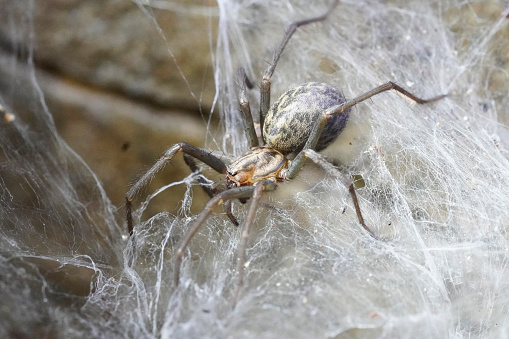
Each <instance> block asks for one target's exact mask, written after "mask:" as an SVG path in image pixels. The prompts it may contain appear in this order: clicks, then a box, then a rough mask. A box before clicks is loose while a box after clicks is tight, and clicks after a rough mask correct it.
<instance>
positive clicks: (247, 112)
mask: <svg viewBox="0 0 509 339" xmlns="http://www.w3.org/2000/svg"><path fill="white" fill-rule="evenodd" d="M239 78H240V91H239V102H240V110H241V112H242V117H243V120H244V129H245V132H246V135H247V137H248V139H249V145H250V147H257V146H258V145H259V144H258V137H257V136H256V130H255V127H254V123H253V116H252V115H251V107H250V106H249V101H248V99H247V95H246V85H247V86H248V87H249V86H252V84H251V82H250V81H249V79H248V78H247V75H246V71H245V70H244V69H243V68H240V69H239Z"/></svg>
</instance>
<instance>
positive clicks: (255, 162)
mask: <svg viewBox="0 0 509 339" xmlns="http://www.w3.org/2000/svg"><path fill="white" fill-rule="evenodd" d="M337 2H338V1H337V0H335V1H333V3H332V5H331V7H330V8H329V9H328V10H327V12H325V13H324V14H323V15H321V16H318V17H315V18H311V19H307V20H302V21H296V22H294V23H292V24H291V25H290V26H289V27H288V30H287V32H286V35H285V36H284V37H283V40H282V41H281V43H280V45H279V48H278V49H277V50H276V53H275V54H274V57H273V58H272V62H271V63H270V64H269V66H268V67H267V69H266V71H265V73H264V74H263V78H262V81H261V85H260V119H259V123H260V126H261V130H262V133H261V137H259V135H258V134H257V133H256V131H255V127H254V123H253V117H252V116H251V109H250V106H249V102H248V101H247V95H246V87H247V85H250V82H249V81H248V80H247V76H246V74H245V72H244V70H243V69H240V72H239V74H240V81H239V83H240V92H239V101H240V108H241V109H240V111H241V113H242V115H243V118H244V122H245V124H244V128H245V131H246V136H247V138H248V140H249V144H250V147H251V149H250V150H249V151H248V152H247V153H245V154H244V155H243V156H241V157H240V158H238V159H236V160H234V161H233V162H232V163H231V164H230V165H228V166H227V165H226V164H224V163H223V161H222V160H221V159H219V158H218V157H216V156H214V155H213V153H212V152H211V151H209V150H206V149H203V148H199V147H196V146H193V145H190V144H187V143H185V142H181V143H178V144H175V145H173V146H172V147H170V148H169V149H168V150H167V151H166V152H165V154H164V155H163V156H162V157H161V158H160V159H159V160H158V161H157V162H156V164H155V165H154V166H152V168H150V169H149V170H148V171H147V172H146V173H145V174H144V175H143V176H142V177H141V178H140V179H139V180H138V181H137V182H136V183H135V184H134V185H133V186H132V187H131V189H130V190H129V191H128V192H127V194H126V216H127V217H126V219H127V228H128V231H129V234H130V235H133V226H134V225H133V218H132V211H131V209H132V199H133V198H134V196H135V195H136V193H137V192H138V191H139V190H140V188H142V187H143V186H145V185H146V184H147V183H148V182H149V181H150V180H151V179H152V177H153V176H154V175H155V174H156V173H157V172H158V171H160V170H161V169H162V168H163V167H164V166H165V164H167V163H168V162H169V161H171V160H172V159H173V157H174V156H175V154H177V153H178V152H183V153H184V158H185V160H186V163H187V164H188V165H189V167H190V168H191V170H192V171H197V170H198V167H197V166H196V164H195V162H194V159H197V160H199V161H201V162H203V163H205V164H207V165H209V166H210V167H211V168H213V169H214V170H216V171H217V172H219V173H221V174H224V175H225V178H224V179H221V180H219V181H218V182H217V183H216V185H214V187H213V188H212V189H211V188H210V186H208V185H207V183H206V181H205V180H203V178H202V179H198V180H199V183H200V184H201V185H202V187H203V189H204V190H205V191H206V192H207V194H209V196H210V200H209V202H208V203H207V205H206V206H205V208H204V209H203V211H202V212H201V213H200V215H199V216H198V217H197V218H196V220H195V221H194V224H193V225H192V226H191V227H190V228H189V230H188V233H187V235H186V236H185V237H184V239H183V240H182V242H181V244H180V246H179V248H178V250H177V253H176V257H175V268H174V282H175V286H177V285H178V283H179V277H180V265H181V262H182V256H183V254H184V250H185V249H186V247H187V245H188V244H189V242H190V241H191V239H192V238H193V236H194V235H195V234H196V232H198V229H199V228H200V227H201V226H202V225H203V224H204V222H205V220H206V219H207V217H208V216H209V215H210V214H211V213H212V210H213V208H214V207H215V206H217V205H219V204H223V203H224V204H225V211H226V214H227V215H228V217H229V218H230V220H231V221H232V222H233V223H234V224H238V222H237V220H236V218H235V217H233V215H232V213H231V208H230V204H231V201H233V200H239V201H241V202H246V201H247V200H248V199H250V200H251V204H250V205H249V209H248V212H247V215H246V217H245V221H244V231H243V236H242V242H241V244H240V248H239V257H238V275H239V276H238V282H237V289H236V292H235V296H234V301H233V302H234V304H235V302H236V300H237V297H238V294H239V291H240V288H241V286H242V278H243V272H244V263H245V250H246V245H247V239H248V236H249V232H250V228H251V226H252V224H253V220H254V216H255V212H256V209H257V207H258V205H259V201H260V197H261V194H262V192H263V191H270V190H274V189H275V187H276V183H277V182H280V181H283V180H289V179H292V178H294V177H295V176H296V175H297V174H298V173H299V170H300V169H301V168H302V166H303V165H304V162H305V161H306V159H310V160H312V161H313V162H314V163H315V164H317V165H319V166H321V167H322V168H323V169H325V170H326V172H327V173H329V174H331V175H335V176H337V177H340V178H341V181H342V182H344V183H345V184H346V185H347V186H348V188H349V191H350V194H351V196H352V201H353V204H354V208H355V211H356V213H357V217H358V219H359V223H360V224H361V225H362V227H363V228H364V229H365V230H366V231H367V232H368V233H369V234H370V235H371V236H373V237H375V236H374V234H373V233H372V232H371V230H370V229H369V228H368V227H367V226H366V224H365V223H364V219H363V217H362V213H361V210H360V207H359V202H358V200H357V196H356V193H355V189H354V186H353V184H352V183H351V181H350V180H349V179H347V178H346V177H345V176H343V175H342V174H341V172H339V171H338V170H337V168H335V167H334V166H333V165H332V164H330V163H329V162H327V160H325V158H324V157H322V156H321V155H320V154H318V153H317V152H316V151H319V150H322V149H324V148H325V147H327V146H328V145H330V144H331V143H332V142H333V141H334V140H335V139H336V138H337V136H338V135H339V134H340V133H341V131H342V130H343V129H344V127H345V125H346V123H347V120H348V112H349V109H350V108H351V107H353V106H354V105H356V104H358V103H360V102H362V101H364V100H366V99H369V98H371V97H372V96H374V95H377V94H379V93H382V92H385V91H388V90H395V91H397V92H399V93H400V94H402V95H404V96H406V97H407V98H409V99H411V100H413V101H415V102H416V103H419V104H425V103H429V102H433V101H436V100H439V99H441V98H443V97H444V96H445V95H440V96H437V97H434V98H431V99H428V100H423V99H420V98H418V97H416V96H415V95H413V94H411V93H409V92H408V91H406V90H405V89H403V88H401V87H400V86H398V85H396V84H395V83H393V82H387V83H385V84H383V85H381V86H378V87H376V88H374V89H372V90H370V91H368V92H366V93H364V94H361V95H359V96H357V97H355V98H353V99H351V100H345V98H344V96H343V94H341V92H340V91H338V90H337V89H335V88H334V87H332V86H330V85H327V84H323V83H319V82H309V83H305V84H302V85H299V86H297V87H295V88H293V89H291V90H289V91H287V92H285V93H284V94H283V95H282V96H281V97H280V98H279V99H278V100H276V101H275V102H274V104H273V105H272V107H269V106H270V78H271V77H272V74H273V73H274V70H275V68H276V64H277V62H278V60H279V58H280V56H281V54H282V53H283V50H284V49H285V46H286V44H287V43H288V41H289V40H290V37H291V36H292V35H293V33H294V32H295V31H296V29H297V28H298V27H300V26H303V25H306V24H309V23H313V22H317V21H322V20H324V19H325V18H327V17H328V16H329V14H330V13H331V12H332V10H333V9H334V7H335V6H336V5H337ZM249 87H251V86H249ZM289 154H292V160H291V161H290V160H289V159H288V157H289ZM132 260H133V259H132V258H131V262H132Z"/></svg>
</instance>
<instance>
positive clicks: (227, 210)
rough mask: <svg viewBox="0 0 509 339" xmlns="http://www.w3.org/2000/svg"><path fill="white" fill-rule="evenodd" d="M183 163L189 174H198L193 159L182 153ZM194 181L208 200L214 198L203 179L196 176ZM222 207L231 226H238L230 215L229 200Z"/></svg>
mask: <svg viewBox="0 0 509 339" xmlns="http://www.w3.org/2000/svg"><path fill="white" fill-rule="evenodd" d="M184 162H185V163H186V165H187V166H188V167H189V168H190V169H191V172H193V173H194V172H200V169H199V168H198V166H196V162H195V161H194V158H193V157H192V156H190V155H188V154H186V153H184ZM196 180H197V181H198V184H200V186H201V188H203V190H204V191H205V193H207V195H208V196H209V198H212V197H213V196H214V194H215V193H217V192H215V191H214V190H213V189H212V188H210V185H209V184H208V183H207V181H206V180H205V179H204V178H203V177H201V176H198V178H197V179H196ZM223 206H224V212H225V213H226V215H227V216H228V219H230V221H231V222H232V224H234V225H235V226H239V222H238V221H237V218H235V216H234V215H233V213H232V204H231V200H228V201H226V202H225V203H224V204H223Z"/></svg>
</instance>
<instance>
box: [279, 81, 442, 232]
mask: <svg viewBox="0 0 509 339" xmlns="http://www.w3.org/2000/svg"><path fill="white" fill-rule="evenodd" d="M392 89H393V90H395V91H397V92H399V93H401V94H402V95H403V96H405V97H407V98H409V99H410V100H412V101H415V102H416V103H418V104H427V103H430V102H434V101H437V100H440V99H443V98H444V97H446V96H447V94H442V95H439V96H436V97H433V98H431V99H421V98H418V97H416V96H415V95H413V94H412V93H410V92H408V91H407V90H405V89H404V88H402V87H400V86H398V85H396V84H395V83H393V82H391V81H389V82H387V83H385V84H383V85H381V86H378V87H376V88H374V89H372V90H370V91H368V92H366V93H363V94H361V95H359V96H357V97H355V98H353V99H352V100H348V101H346V102H344V103H342V104H340V105H336V106H333V107H331V108H329V109H327V110H326V111H325V112H324V113H323V116H322V117H321V118H320V119H318V120H317V121H316V123H315V124H314V126H313V130H312V131H311V134H310V135H309V139H308V141H307V142H306V144H305V145H304V148H303V149H302V151H300V152H299V154H297V156H296V157H295V159H294V160H293V161H292V163H291V164H290V167H289V168H288V172H287V177H288V178H289V179H292V178H294V177H295V176H296V175H297V173H298V172H299V171H300V169H301V168H302V166H304V162H305V160H306V158H308V157H310V156H309V154H310V153H309V152H308V150H313V151H314V149H315V147H316V143H317V142H318V139H319V138H320V135H321V134H322V131H323V129H324V127H325V124H326V123H327V120H328V119H329V118H330V117H331V116H333V115H335V114H341V113H343V112H344V111H346V110H347V109H349V108H350V107H353V106H355V105H357V104H358V103H360V102H362V101H364V100H367V99H369V98H371V97H372V96H375V95H377V94H380V93H382V92H385V91H389V90H392ZM310 158H311V157H310ZM315 162H316V161H315ZM322 163H323V162H322ZM322 167H324V166H323V165H322ZM345 185H346V186H347V187H348V189H349V191H350V194H351V196H352V199H353V201H354V205H355V210H356V212H357V217H358V219H359V222H360V223H361V225H362V227H363V228H364V229H366V230H367V231H368V232H369V233H370V234H371V235H373V232H371V231H370V230H369V229H368V227H367V226H366V224H365V223H364V218H363V217H362V213H361V210H360V207H359V201H358V199H357V194H356V193H355V188H354V186H353V184H352V183H345Z"/></svg>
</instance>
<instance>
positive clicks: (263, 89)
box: [260, 0, 339, 138]
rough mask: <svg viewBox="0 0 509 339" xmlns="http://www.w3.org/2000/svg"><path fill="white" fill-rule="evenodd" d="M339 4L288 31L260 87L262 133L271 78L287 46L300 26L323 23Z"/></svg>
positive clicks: (300, 22)
mask: <svg viewBox="0 0 509 339" xmlns="http://www.w3.org/2000/svg"><path fill="white" fill-rule="evenodd" d="M338 2H339V1H338V0H334V1H332V3H331V5H330V7H329V8H328V9H327V11H326V12H325V13H324V14H322V15H320V16H317V17H315V18H310V19H305V20H301V21H296V22H293V23H291V24H290V25H289V26H288V28H287V29H286V34H285V36H284V37H283V40H281V42H280V44H279V47H278V48H277V49H276V52H275V53H274V56H273V58H272V61H271V63H270V64H269V66H268V67H267V69H266V70H265V73H264V74H263V78H262V83H261V86H260V129H261V130H262V131H263V122H264V120H265V116H266V115H267V112H268V111H269V108H270V78H271V77H272V74H274V70H275V69H276V65H277V62H278V61H279V58H280V57H281V54H282V53H283V51H284V49H285V47H286V44H287V43H288V41H289V40H290V38H291V37H292V35H293V33H295V31H296V30H297V28H299V27H300V26H304V25H307V24H310V23H313V22H317V21H323V20H325V19H327V17H328V16H329V15H330V14H331V13H332V11H333V10H334V8H335V7H336V6H337V4H338ZM262 138H263V136H262Z"/></svg>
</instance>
